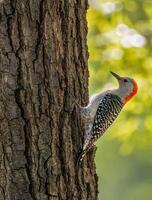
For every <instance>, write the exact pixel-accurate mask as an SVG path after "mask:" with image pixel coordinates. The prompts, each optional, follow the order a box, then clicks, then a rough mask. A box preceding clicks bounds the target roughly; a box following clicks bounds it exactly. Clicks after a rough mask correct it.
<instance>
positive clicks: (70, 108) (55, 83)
mask: <svg viewBox="0 0 152 200" xmlns="http://www.w3.org/2000/svg"><path fill="white" fill-rule="evenodd" d="M86 10H87V0H83V1H81V0H3V1H0V200H54V199H55V200H56V199H59V200H60V199H63V200H65V199H67V200H72V199H79V200H81V199H84V200H85V199H87V200H96V199H97V178H96V174H95V166H94V162H93V156H92V154H91V156H89V155H88V156H89V158H88V156H87V158H86V159H85V161H84V163H83V165H82V166H81V167H80V168H79V169H78V168H77V167H76V161H77V155H78V150H79V148H80V146H81V145H82V141H83V133H84V130H83V123H82V120H81V117H80V113H79V108H78V107H77V106H76V104H75V100H77V101H78V102H79V103H80V104H81V105H85V104H86V103H87V101H88V69H87V59H88V52H87V46H86V35H87V25H86Z"/></svg>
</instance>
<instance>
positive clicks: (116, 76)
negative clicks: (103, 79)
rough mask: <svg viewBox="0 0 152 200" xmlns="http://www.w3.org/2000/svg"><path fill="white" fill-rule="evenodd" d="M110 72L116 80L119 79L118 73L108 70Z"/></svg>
mask: <svg viewBox="0 0 152 200" xmlns="http://www.w3.org/2000/svg"><path fill="white" fill-rule="evenodd" d="M110 73H111V74H112V75H113V76H114V77H115V78H116V79H117V80H118V81H120V80H121V77H120V76H119V75H118V74H116V73H114V72H112V71H110Z"/></svg>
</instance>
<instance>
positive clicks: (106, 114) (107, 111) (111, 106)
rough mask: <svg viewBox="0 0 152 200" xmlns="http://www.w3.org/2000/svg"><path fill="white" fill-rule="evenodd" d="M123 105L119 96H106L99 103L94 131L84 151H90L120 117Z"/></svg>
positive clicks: (91, 132)
mask: <svg viewBox="0 0 152 200" xmlns="http://www.w3.org/2000/svg"><path fill="white" fill-rule="evenodd" d="M122 107H123V103H122V101H121V99H120V97H118V96H117V95H114V94H106V95H105V96H104V98H103V99H102V100H101V102H100V103H99V106H98V108H97V111H96V115H95V117H94V122H93V126H92V130H91V131H90V133H89V135H88V136H87V138H86V139H85V143H84V146H83V149H84V150H89V149H90V148H91V147H92V145H93V143H94V142H95V141H96V140H97V139H98V138H99V137H100V136H101V135H103V133H104V132H105V131H106V130H107V129H108V127H109V126H110V125H111V124H112V123H113V122H114V120H115V119H116V118H117V116H118V115H119V113H120V111H121V109H122Z"/></svg>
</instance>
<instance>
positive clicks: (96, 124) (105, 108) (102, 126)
mask: <svg viewBox="0 0 152 200" xmlns="http://www.w3.org/2000/svg"><path fill="white" fill-rule="evenodd" d="M110 73H111V74H112V75H113V76H114V77H115V78H116V79H117V81H118V83H119V86H118V88H116V89H112V90H107V91H104V92H100V93H98V94H95V95H94V96H93V97H92V98H91V99H90V101H89V104H88V105H87V106H86V107H81V114H82V116H83V118H84V123H85V137H84V143H83V147H82V148H81V150H80V151H79V156H78V165H79V164H80V163H81V162H82V160H83V158H84V156H85V154H86V153H87V152H88V151H89V149H91V148H92V147H93V146H94V143H95V142H96V141H97V140H98V139H99V138H100V137H101V136H102V135H103V134H104V133H105V132H106V131H107V129H108V128H109V127H110V126H111V125H112V124H113V122H114V121H115V119H116V118H117V117H118V115H119V113H120V112H121V110H122V108H123V107H124V106H125V105H126V103H127V102H128V101H129V100H130V99H132V97H134V96H135V95H136V94H137V91H138V85H137V82H136V81H135V80H134V79H133V78H130V77H121V76H119V75H118V74H116V73H115V72H112V71H110Z"/></svg>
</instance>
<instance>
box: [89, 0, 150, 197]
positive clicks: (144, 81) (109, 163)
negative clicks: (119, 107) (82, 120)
mask: <svg viewBox="0 0 152 200" xmlns="http://www.w3.org/2000/svg"><path fill="white" fill-rule="evenodd" d="M87 18H88V28H89V33H88V47H89V53H90V58H89V69H90V95H91V94H93V93H96V92H99V91H100V90H101V89H106V88H111V87H115V86H117V81H116V80H115V79H114V78H113V77H112V76H111V75H110V73H109V70H112V71H114V72H116V73H118V74H120V75H121V76H131V77H133V78H134V79H135V80H136V81H137V83H138V85H139V91H138V95H137V96H135V97H134V99H133V100H131V101H130V102H129V103H128V104H127V105H126V106H125V108H124V110H123V112H122V113H121V114H120V116H119V117H118V119H117V120H116V122H115V123H114V125H113V126H112V127H110V128H109V129H108V131H107V132H106V134H105V135H104V136H103V137H102V138H101V139H100V140H99V141H98V142H97V146H98V149H97V153H96V164H97V174H98V176H99V199H100V200H152V1H151V0H115V1H104V0H90V9H89V10H88V15H87Z"/></svg>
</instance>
